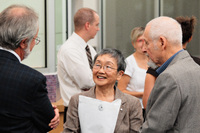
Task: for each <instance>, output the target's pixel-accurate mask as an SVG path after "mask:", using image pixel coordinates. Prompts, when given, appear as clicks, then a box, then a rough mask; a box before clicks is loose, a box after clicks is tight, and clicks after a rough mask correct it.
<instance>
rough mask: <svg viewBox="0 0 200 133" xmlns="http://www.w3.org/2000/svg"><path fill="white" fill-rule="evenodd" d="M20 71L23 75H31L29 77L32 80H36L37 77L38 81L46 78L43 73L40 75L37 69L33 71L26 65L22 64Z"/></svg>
mask: <svg viewBox="0 0 200 133" xmlns="http://www.w3.org/2000/svg"><path fill="white" fill-rule="evenodd" d="M19 71H21V73H23V74H24V75H29V76H28V77H30V78H31V77H32V78H34V77H35V79H37V78H44V77H45V76H44V75H43V74H42V73H40V72H39V71H37V70H35V69H33V68H31V67H29V66H27V65H24V64H21V65H20V70H19Z"/></svg>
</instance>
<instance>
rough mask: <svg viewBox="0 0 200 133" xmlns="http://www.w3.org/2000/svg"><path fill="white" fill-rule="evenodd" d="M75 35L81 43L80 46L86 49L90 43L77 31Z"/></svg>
mask: <svg viewBox="0 0 200 133" xmlns="http://www.w3.org/2000/svg"><path fill="white" fill-rule="evenodd" d="M73 36H75V38H76V39H77V41H78V42H79V44H81V45H80V47H81V48H84V49H85V47H86V46H87V45H88V44H87V43H86V42H85V40H84V39H83V38H82V37H80V36H79V35H78V34H77V33H76V32H73Z"/></svg>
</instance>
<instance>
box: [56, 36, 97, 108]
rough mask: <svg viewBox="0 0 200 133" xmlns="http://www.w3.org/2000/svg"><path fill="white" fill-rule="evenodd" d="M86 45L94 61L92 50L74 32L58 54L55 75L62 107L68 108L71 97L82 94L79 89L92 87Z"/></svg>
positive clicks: (92, 82) (93, 51)
mask: <svg viewBox="0 0 200 133" xmlns="http://www.w3.org/2000/svg"><path fill="white" fill-rule="evenodd" d="M87 45H88V46H89V48H90V52H91V56H92V59H94V56H95V55H96V51H95V50H94V48H93V47H92V46H91V45H89V44H87V43H86V42H85V41H84V40H83V39H82V38H81V37H80V36H79V35H78V34H76V33H75V32H74V33H73V34H72V36H71V37H69V38H68V40H67V41H66V42H65V43H64V44H63V45H62V46H61V48H60V50H59V52H58V55H57V59H58V64H57V74H58V80H59V85H60V93H61V97H62V99H63V101H64V106H68V103H69V100H70V98H71V96H73V95H75V94H77V93H80V92H82V90H81V89H86V88H87V89H89V88H91V87H93V86H94V81H93V74H92V70H91V69H90V66H89V62H88V58H87V55H86V51H85V47H86V46H87Z"/></svg>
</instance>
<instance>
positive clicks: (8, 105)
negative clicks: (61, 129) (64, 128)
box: [0, 5, 59, 133]
mask: <svg viewBox="0 0 200 133" xmlns="http://www.w3.org/2000/svg"><path fill="white" fill-rule="evenodd" d="M38 30H39V26H38V16H37V14H36V13H35V12H34V11H33V10H32V9H30V8H28V7H26V6H20V5H12V6H10V7H8V8H6V9H5V10H4V11H2V12H1V13H0V133H11V132H12V133H45V132H48V131H49V130H51V129H52V128H56V127H57V125H58V124H59V113H58V109H57V108H56V107H53V106H52V105H51V103H50V101H49V98H48V96H47V89H46V78H45V77H44V76H43V75H42V74H41V73H39V72H37V71H36V70H34V69H32V68H30V67H28V66H26V65H23V64H21V63H20V62H21V60H23V59H24V58H26V57H27V56H28V54H29V53H30V52H31V50H32V49H33V47H34V45H36V44H37V43H39V38H38V37H37V36H38Z"/></svg>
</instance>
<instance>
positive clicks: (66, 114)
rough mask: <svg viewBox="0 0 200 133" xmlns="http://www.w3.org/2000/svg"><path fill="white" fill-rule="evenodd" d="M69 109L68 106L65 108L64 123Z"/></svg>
mask: <svg viewBox="0 0 200 133" xmlns="http://www.w3.org/2000/svg"><path fill="white" fill-rule="evenodd" d="M67 109H68V107H65V110H64V123H65V122H66V120H67Z"/></svg>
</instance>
